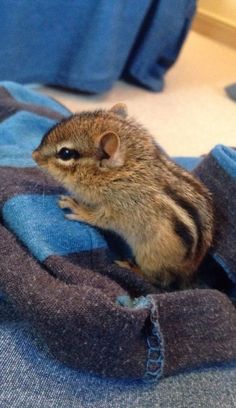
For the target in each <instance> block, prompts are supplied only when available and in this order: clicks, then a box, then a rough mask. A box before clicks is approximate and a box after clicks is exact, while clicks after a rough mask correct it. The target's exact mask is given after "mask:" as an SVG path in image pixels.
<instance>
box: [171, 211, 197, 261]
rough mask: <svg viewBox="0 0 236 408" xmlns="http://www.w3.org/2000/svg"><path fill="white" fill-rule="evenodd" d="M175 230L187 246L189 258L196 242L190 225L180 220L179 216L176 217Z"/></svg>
mask: <svg viewBox="0 0 236 408" xmlns="http://www.w3.org/2000/svg"><path fill="white" fill-rule="evenodd" d="M173 221H174V231H175V233H176V234H177V235H179V237H180V238H181V239H182V242H183V244H184V246H185V247H186V255H185V257H186V258H188V257H189V256H190V255H191V253H192V248H193V244H194V237H193V236H192V233H191V231H190V229H189V227H188V226H187V225H186V224H184V223H183V222H182V221H180V220H179V219H178V218H174V220H173Z"/></svg>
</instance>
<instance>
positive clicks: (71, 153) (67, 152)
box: [57, 147, 80, 161]
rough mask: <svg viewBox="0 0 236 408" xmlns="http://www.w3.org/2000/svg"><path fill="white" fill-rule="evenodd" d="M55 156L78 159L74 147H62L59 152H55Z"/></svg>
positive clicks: (78, 155) (62, 158)
mask: <svg viewBox="0 0 236 408" xmlns="http://www.w3.org/2000/svg"><path fill="white" fill-rule="evenodd" d="M57 157H59V159H61V160H64V161H66V160H71V159H79V157H80V154H79V152H78V151H77V150H75V149H68V148H67V147H62V148H61V149H60V150H59V152H58V153H57Z"/></svg>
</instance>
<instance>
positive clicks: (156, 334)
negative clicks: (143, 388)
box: [143, 295, 164, 383]
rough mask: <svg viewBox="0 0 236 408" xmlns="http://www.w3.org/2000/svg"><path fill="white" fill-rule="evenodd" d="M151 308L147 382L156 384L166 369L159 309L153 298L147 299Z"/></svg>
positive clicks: (145, 376) (144, 377)
mask: <svg viewBox="0 0 236 408" xmlns="http://www.w3.org/2000/svg"><path fill="white" fill-rule="evenodd" d="M146 299H147V300H148V302H149V307H150V322H151V333H150V334H149V335H148V336H147V346H148V357H147V363H146V371H145V374H144V376H143V379H144V381H145V382H149V383H150V382H156V381H157V380H159V379H160V378H161V377H162V373H163V367H164V340H163V336H162V333H161V329H160V325H159V322H158V308H157V305H156V303H155V301H154V299H153V297H152V296H150V295H148V296H147V298H146Z"/></svg>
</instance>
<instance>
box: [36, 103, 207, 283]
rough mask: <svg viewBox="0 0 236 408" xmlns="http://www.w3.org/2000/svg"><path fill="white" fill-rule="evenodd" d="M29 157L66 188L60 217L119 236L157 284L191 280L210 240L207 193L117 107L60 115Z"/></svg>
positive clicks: (140, 270) (139, 268) (140, 269)
mask: <svg viewBox="0 0 236 408" xmlns="http://www.w3.org/2000/svg"><path fill="white" fill-rule="evenodd" d="M33 158H34V160H35V161H36V162H37V163H38V165H39V166H41V167H42V168H44V169H46V170H47V172H48V173H50V174H51V175H52V176H53V177H54V179H55V180H57V181H58V182H59V183H61V184H62V185H63V186H64V187H65V188H66V189H67V190H69V191H70V192H71V193H72V195H73V198H72V197H70V196H62V197H61V199H60V200H59V206H60V207H61V208H68V209H70V210H71V213H70V214H67V215H65V216H66V217H67V218H69V219H70V220H78V221H82V222H86V223H88V224H91V225H94V226H97V227H100V228H103V229H109V230H113V231H115V232H116V233H118V234H119V235H120V236H121V237H123V238H124V239H125V240H126V242H127V243H128V244H129V246H130V247H131V249H132V252H133V255H134V258H135V262H136V264H137V267H135V268H134V269H133V270H135V272H136V273H139V274H140V275H141V276H142V277H144V278H146V279H147V280H149V281H150V282H152V283H154V284H160V285H162V286H167V285H169V284H170V283H172V282H174V281H176V280H178V281H180V282H183V283H185V282H186V283H187V282H188V281H190V280H191V278H192V277H193V275H194V272H195V271H196V270H197V268H198V266H199V264H200V263H201V261H202V259H203V257H204V256H205V254H206V252H207V250H208V249H209V247H210V245H211V243H212V234H213V210H212V201H211V196H210V193H209V192H208V190H207V188H206V187H205V186H203V185H202V184H201V182H200V181H198V180H197V179H196V178H195V177H194V176H193V175H192V174H190V173H189V172H187V171H186V170H184V169H182V168H181V167H179V166H178V165H177V164H175V163H174V162H173V161H172V160H171V159H170V158H169V157H168V155H167V154H166V153H165V152H164V151H163V150H162V149H161V148H160V147H159V146H158V145H157V143H156V142H155V140H154V138H153V137H152V136H151V135H150V134H149V132H148V131H147V130H146V129H145V128H144V127H143V126H141V125H140V124H138V123H137V122H136V121H135V120H133V119H130V118H129V117H128V116H127V108H126V106H125V105H124V104H116V105H115V106H113V107H112V108H111V109H110V110H97V111H95V112H81V113H78V114H74V115H72V116H70V117H69V118H66V119H64V120H62V121H61V122H60V123H58V124H57V125H56V126H54V127H53V128H52V129H51V130H49V132H48V133H47V134H46V135H45V136H44V137H43V139H42V141H41V143H40V145H39V147H38V148H37V149H36V150H35V151H34V152H33ZM131 268H132V267H131Z"/></svg>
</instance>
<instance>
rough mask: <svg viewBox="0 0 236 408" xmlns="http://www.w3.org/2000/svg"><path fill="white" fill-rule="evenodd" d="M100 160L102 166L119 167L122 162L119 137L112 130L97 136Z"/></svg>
mask: <svg viewBox="0 0 236 408" xmlns="http://www.w3.org/2000/svg"><path fill="white" fill-rule="evenodd" d="M99 150H100V160H101V165H102V167H120V166H122V164H123V163H124V159H123V154H122V153H121V149H120V138H119V136H118V135H117V134H116V133H115V132H112V131H107V132H105V133H103V134H102V135H101V136H100V137H99Z"/></svg>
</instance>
